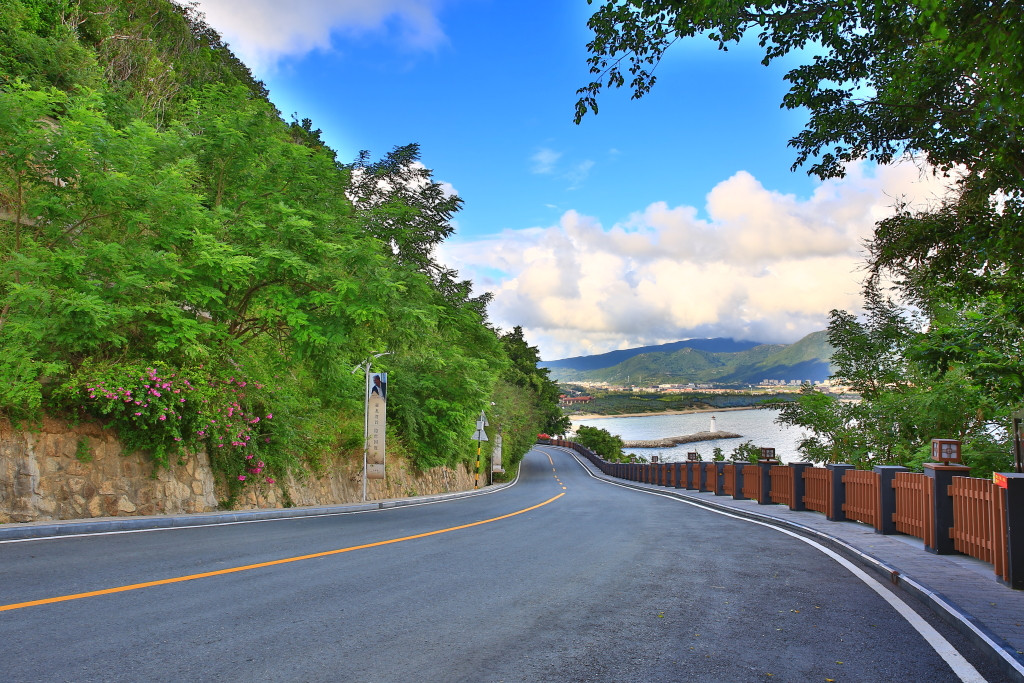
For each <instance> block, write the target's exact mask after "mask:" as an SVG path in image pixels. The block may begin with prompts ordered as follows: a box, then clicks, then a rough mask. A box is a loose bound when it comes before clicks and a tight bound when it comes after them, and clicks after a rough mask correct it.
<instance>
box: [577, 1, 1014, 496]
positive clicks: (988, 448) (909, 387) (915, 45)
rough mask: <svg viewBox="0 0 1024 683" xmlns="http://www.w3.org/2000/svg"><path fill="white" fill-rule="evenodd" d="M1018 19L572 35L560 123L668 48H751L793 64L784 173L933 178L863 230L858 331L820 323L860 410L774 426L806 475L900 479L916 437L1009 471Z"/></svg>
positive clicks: (709, 17) (832, 20)
mask: <svg viewBox="0 0 1024 683" xmlns="http://www.w3.org/2000/svg"><path fill="white" fill-rule="evenodd" d="M1022 10H1024V6H1022V4H1021V3H1020V2H1013V1H1008V2H960V3H953V2H946V1H944V0H904V1H903V2H891V1H889V0H877V1H874V2H862V1H861V0H856V1H853V0H840V1H839V2H827V3H826V2H821V1H820V0H797V1H796V2H793V3H786V4H781V5H780V4H778V3H774V2H753V3H747V4H743V5H737V4H731V3H718V2H705V1H704V0H682V1H681V2H665V1H662V0H605V1H604V2H602V3H601V7H600V8H599V9H598V11H597V12H596V13H595V14H594V15H593V17H592V18H591V20H590V22H589V25H590V27H591V28H592V29H593V30H594V39H593V40H592V41H591V43H590V44H589V45H588V48H589V49H590V52H591V57H590V60H589V63H590V65H591V71H592V73H593V74H594V75H595V76H596V79H595V80H594V81H593V82H591V83H590V84H589V85H587V86H585V87H584V88H581V89H580V95H581V98H580V100H579V102H578V104H577V110H576V118H577V120H580V119H581V118H582V117H583V116H584V115H585V114H586V113H587V112H588V111H594V112H596V111H597V100H596V98H597V96H598V95H599V93H600V92H601V90H602V89H603V88H604V87H605V86H609V87H620V86H623V85H625V83H626V76H625V73H624V72H628V73H629V74H630V76H631V77H632V80H631V82H630V84H629V85H630V87H631V89H632V90H633V93H634V97H641V96H643V95H644V94H645V93H646V92H648V91H649V90H650V88H651V87H652V86H653V85H654V82H655V79H654V75H653V69H654V67H655V66H656V65H657V64H658V62H659V61H660V60H661V58H662V56H663V55H664V53H665V51H666V50H667V49H669V47H670V46H671V44H672V43H673V42H674V41H676V40H678V39H682V38H689V37H695V36H698V35H702V36H705V37H706V38H709V39H710V40H712V41H714V42H716V43H717V44H718V46H719V47H720V48H721V49H723V50H724V49H727V48H728V47H729V45H730V44H734V43H737V42H739V41H740V40H741V39H744V38H745V37H751V36H752V35H753V34H756V35H757V39H758V41H759V44H760V46H761V47H762V48H763V49H764V59H763V62H764V63H765V64H767V63H769V62H771V61H772V60H775V59H778V58H780V57H783V56H786V55H789V56H791V57H792V56H797V57H799V56H800V55H801V54H802V55H804V56H805V57H806V59H805V61H804V63H803V64H801V65H799V66H797V67H795V68H793V69H792V70H790V71H789V73H788V74H787V75H786V77H785V78H786V80H787V81H788V82H789V83H790V91H789V93H788V94H787V95H786V96H785V97H784V99H783V103H782V104H783V106H785V107H788V108H805V109H806V110H807V112H808V113H809V121H808V123H807V125H806V126H805V128H804V130H803V131H801V132H800V133H799V134H798V135H796V136H795V137H794V138H792V140H790V144H791V145H792V146H793V147H794V148H795V149H796V150H797V158H796V162H795V164H794V167H796V166H799V165H802V164H805V163H807V164H810V172H811V173H813V174H816V175H818V176H819V177H821V178H829V177H839V176H842V175H843V174H844V172H845V164H846V163H848V162H851V161H856V160H863V159H868V160H873V161H877V162H880V163H888V162H890V161H894V160H899V159H901V158H904V157H907V156H913V157H915V158H916V159H918V160H919V161H921V162H924V163H926V164H927V167H926V168H927V169H928V170H929V171H930V172H932V173H936V174H941V175H943V176H945V177H946V178H948V179H949V183H950V194H949V196H948V197H947V198H946V199H944V200H943V201H941V202H940V203H938V204H937V205H935V206H930V207H928V208H925V209H909V208H907V207H902V208H900V210H898V211H897V213H896V215H895V216H893V217H892V218H889V219H886V220H883V221H881V222H880V223H879V224H877V225H876V227H875V233H874V236H873V238H872V239H871V240H870V242H869V244H868V264H867V266H868V274H869V276H868V280H867V282H866V285H865V299H866V308H867V315H866V316H865V317H864V319H862V320H858V319H856V318H854V317H853V316H852V315H850V314H849V313H846V312H842V311H834V312H833V313H832V323H831V325H830V329H829V341H830V342H831V343H832V345H833V346H835V347H836V348H837V349H838V351H837V353H836V355H835V356H833V363H834V364H835V365H836V366H837V370H836V377H837V378H838V379H839V380H840V381H848V382H849V383H851V384H853V385H854V386H856V387H858V388H859V389H860V390H861V393H862V396H863V401H862V403H861V404H859V405H850V404H841V403H837V402H836V401H835V400H833V399H829V398H828V397H824V396H819V395H814V394H812V393H810V392H808V393H806V394H805V395H804V396H803V397H802V398H801V400H800V401H799V402H798V403H796V404H792V405H790V406H787V407H785V408H783V410H782V413H781V415H782V420H783V421H784V422H787V423H789V424H796V425H800V426H803V427H807V428H809V429H810V430H811V431H812V436H811V438H810V439H808V440H807V441H806V442H805V444H804V447H803V450H804V453H805V455H807V456H808V457H809V458H811V459H814V460H817V461H826V460H839V459H843V460H853V461H855V462H857V463H858V464H859V465H862V466H868V465H870V464H872V463H905V464H910V465H913V464H916V463H920V462H921V460H922V459H923V458H924V453H925V450H926V449H927V442H928V440H929V439H931V438H950V437H958V438H961V439H963V440H964V441H965V453H966V454H967V458H968V461H969V462H970V463H971V464H972V466H973V469H974V473H975V474H976V475H979V476H985V475H987V473H988V472H990V471H991V470H992V469H993V468H1006V467H1008V465H1009V458H1008V453H1009V448H1008V445H1007V441H1008V433H1007V431H1008V427H1009V424H1008V422H1009V420H1008V416H1009V415H1010V414H1011V413H1012V412H1013V411H1015V410H1019V409H1020V408H1021V407H1022V405H1024V357H1022V351H1024V349H1022V346H1021V336H1020V330H1021V328H1022V327H1024V285H1022V282H1024V278H1022V275H1024V272H1022V270H1021V269H1022V267H1024V266H1022V264H1024V237H1022V236H1024V145H1022V138H1021V131H1022V130H1024V97H1022V95H1024V51H1022V50H1021V49H1020V46H1021V40H1022V38H1024V19H1022V17H1024V12H1022ZM803 48H809V49H808V50H807V51H806V52H803V53H801V52H800V51H801V50H802V49H803ZM887 289H888V291H887ZM890 299H892V301H890ZM893 302H895V303H893ZM908 310H914V311H917V312H919V313H920V317H919V318H916V317H915V316H911V315H910V314H908V313H906V311H908Z"/></svg>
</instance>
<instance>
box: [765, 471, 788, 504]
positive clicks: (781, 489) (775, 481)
mask: <svg viewBox="0 0 1024 683" xmlns="http://www.w3.org/2000/svg"><path fill="white" fill-rule="evenodd" d="M769 475H770V476H771V478H772V488H771V491H769V494H770V495H771V497H772V502H773V503H778V504H779V505H790V506H792V505H793V468H792V467H788V466H786V465H772V468H771V470H769Z"/></svg>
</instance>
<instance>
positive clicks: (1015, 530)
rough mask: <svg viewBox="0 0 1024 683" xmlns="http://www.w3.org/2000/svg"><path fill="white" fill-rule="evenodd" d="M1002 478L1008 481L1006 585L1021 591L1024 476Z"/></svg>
mask: <svg viewBox="0 0 1024 683" xmlns="http://www.w3.org/2000/svg"><path fill="white" fill-rule="evenodd" d="M1001 476H1002V477H1004V478H1005V481H1006V531H1007V534H1006V535H1007V538H1006V550H1007V555H1008V556H1009V560H1010V561H1009V563H1008V565H1009V566H1008V567H1007V570H1008V571H1007V573H1008V574H1009V577H1010V578H1009V580H1008V581H1007V582H1006V585H1008V586H1009V587H1010V588H1017V589H1018V590H1019V589H1024V474H1002V475H1001ZM1001 485H1002V484H1000V486H1001Z"/></svg>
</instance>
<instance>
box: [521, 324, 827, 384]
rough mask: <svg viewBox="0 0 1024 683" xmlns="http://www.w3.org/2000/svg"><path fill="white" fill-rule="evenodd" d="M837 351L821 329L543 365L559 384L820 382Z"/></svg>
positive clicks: (660, 347)
mask: <svg viewBox="0 0 1024 683" xmlns="http://www.w3.org/2000/svg"><path fill="white" fill-rule="evenodd" d="M709 349H712V350H709ZM721 349H725V350H721ZM833 351H834V349H833V348H832V347H831V346H830V345H829V344H828V333H827V332H825V331H824V330H822V331H819V332H812V333H811V334H809V335H807V336H806V337H804V338H802V339H800V340H798V341H797V342H794V343H793V344H762V343H758V342H752V341H746V340H743V341H736V340H733V339H727V338H714V339H696V340H693V339H691V340H684V341H679V342H671V343H668V344H660V345H657V346H642V347H637V348H634V349H621V350H618V351H612V352H609V353H603V354H596V355H593V356H575V357H572V358H564V359H560V360H556V361H546V362H541V363H540V364H539V365H540V367H544V368H547V369H548V371H549V373H550V377H551V378H552V379H554V380H556V381H593V382H608V383H610V384H619V383H625V382H627V381H636V382H637V383H647V384H654V383H658V384H669V383H672V384H691V383H711V384H757V383H760V382H762V381H763V380H777V381H786V382H788V381H793V380H798V381H812V382H820V381H823V380H825V379H828V377H829V376H830V375H831V365H830V360H831V357H832V353H833Z"/></svg>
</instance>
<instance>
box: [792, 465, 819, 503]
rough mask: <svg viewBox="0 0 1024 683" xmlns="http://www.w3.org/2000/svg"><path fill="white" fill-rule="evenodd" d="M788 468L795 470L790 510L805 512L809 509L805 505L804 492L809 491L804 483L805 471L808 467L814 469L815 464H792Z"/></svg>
mask: <svg viewBox="0 0 1024 683" xmlns="http://www.w3.org/2000/svg"><path fill="white" fill-rule="evenodd" d="M788 466H789V467H792V468H793V502H792V503H791V504H790V506H789V509H790V510H793V511H794V512H803V511H804V510H806V509H807V506H806V505H804V492H805V491H806V490H807V486H806V484H805V482H804V470H806V469H807V468H808V467H814V463H811V462H791V463H789V465H788Z"/></svg>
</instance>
